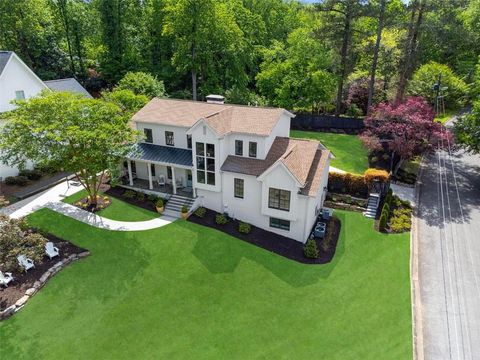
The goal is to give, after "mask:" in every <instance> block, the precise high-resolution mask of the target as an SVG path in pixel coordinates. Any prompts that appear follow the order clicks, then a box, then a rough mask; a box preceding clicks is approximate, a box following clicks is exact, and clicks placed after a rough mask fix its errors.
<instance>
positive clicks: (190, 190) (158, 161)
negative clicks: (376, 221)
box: [125, 98, 331, 242]
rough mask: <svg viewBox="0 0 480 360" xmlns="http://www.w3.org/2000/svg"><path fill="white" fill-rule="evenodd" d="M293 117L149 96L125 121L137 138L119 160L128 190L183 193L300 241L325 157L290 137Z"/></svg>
mask: <svg viewBox="0 0 480 360" xmlns="http://www.w3.org/2000/svg"><path fill="white" fill-rule="evenodd" d="M293 116H294V115H293V114H291V113H290V112H288V111H286V110H284V109H277V108H262V107H250V106H238V105H229V104H223V103H222V102H221V101H218V99H216V100H215V101H213V102H212V101H208V102H196V101H186V100H173V99H159V98H155V99H153V100H151V101H150V102H149V103H148V104H147V105H146V106H145V107H144V108H142V109H141V110H140V111H139V112H138V113H136V114H135V115H134V116H133V119H132V121H133V126H134V127H135V128H136V129H137V130H138V131H139V132H141V133H142V134H144V137H143V140H142V141H141V142H140V143H139V144H137V146H136V150H134V151H132V153H131V155H130V156H129V157H128V159H127V161H126V163H125V174H126V175H125V176H126V179H127V186H128V187H132V188H137V189H138V188H143V190H144V191H146V192H152V191H153V192H160V193H164V194H168V193H170V194H174V196H177V197H178V196H179V195H182V196H185V197H186V196H189V197H191V198H194V199H196V200H195V202H196V204H197V205H199V206H205V207H206V208H209V209H212V210H215V211H217V212H220V213H228V214H229V215H230V216H231V217H234V218H236V219H239V220H242V221H245V222H248V223H250V224H252V225H255V226H257V227H260V228H263V229H265V230H268V231H272V232H275V233H278V234H281V235H284V236H286V237H289V238H292V239H295V240H297V241H300V242H305V241H306V240H307V238H308V236H309V234H310V231H311V228H312V226H313V224H314V222H315V219H316V217H317V215H318V213H319V211H320V209H321V208H322V206H323V201H324V199H325V195H326V191H327V182H328V171H329V164H330V157H331V155H330V152H329V151H328V150H327V149H326V148H325V147H323V145H322V144H320V143H319V142H318V141H311V140H299V139H291V138H289V133H290V119H291V118H292V117H293ZM167 208H168V207H167Z"/></svg>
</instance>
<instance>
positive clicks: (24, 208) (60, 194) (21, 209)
mask: <svg viewBox="0 0 480 360" xmlns="http://www.w3.org/2000/svg"><path fill="white" fill-rule="evenodd" d="M74 183H75V182H72V181H69V182H67V181H65V182H63V183H61V184H59V185H57V186H55V187H53V188H51V189H49V190H47V191H45V192H43V193H41V194H39V195H36V196H33V197H31V198H27V199H25V200H22V201H19V202H17V203H15V204H12V205H10V206H7V207H5V208H3V209H0V213H3V214H6V215H9V216H10V217H12V218H21V217H24V216H27V215H29V214H31V213H33V212H35V211H37V210H39V209H42V208H48V209H51V210H53V211H56V212H58V213H60V214H63V215H65V216H68V217H71V218H73V219H75V220H78V221H81V222H83V223H86V224H89V225H91V226H94V227H97V228H101V229H107V230H116V231H143V230H150V229H156V228H159V227H162V226H165V225H168V224H170V223H172V222H173V221H175V220H177V218H175V217H172V216H167V215H164V216H162V217H161V218H156V219H152V220H148V221H132V222H127V221H116V220H110V219H106V218H104V217H102V216H99V215H96V214H92V213H90V212H88V211H85V210H82V209H79V208H77V207H75V206H72V205H69V204H66V203H64V202H62V200H63V199H64V198H65V197H67V196H70V195H72V194H75V193H77V192H79V191H81V190H83V187H82V186H74V185H73V184H74Z"/></svg>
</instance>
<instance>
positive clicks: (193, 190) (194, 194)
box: [192, 186, 197, 198]
mask: <svg viewBox="0 0 480 360" xmlns="http://www.w3.org/2000/svg"><path fill="white" fill-rule="evenodd" d="M192 195H193V197H194V198H196V197H197V189H195V186H192Z"/></svg>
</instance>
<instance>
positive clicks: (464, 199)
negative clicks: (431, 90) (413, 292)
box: [418, 151, 480, 360]
mask: <svg viewBox="0 0 480 360" xmlns="http://www.w3.org/2000/svg"><path fill="white" fill-rule="evenodd" d="M419 191H420V193H419V208H418V217H419V219H418V239H419V243H418V253H419V258H418V260H419V264H418V270H419V273H418V277H419V284H420V298H421V307H420V309H421V314H422V315H421V318H422V320H423V321H422V324H423V350H424V352H423V354H424V358H425V359H428V360H430V359H432V360H441V359H480V157H479V156H472V155H469V154H466V153H464V152H462V151H457V152H448V151H442V152H438V153H436V154H434V155H431V156H430V157H429V158H427V159H426V161H425V164H424V172H423V176H422V184H421V185H420V186H419ZM419 350H420V349H419Z"/></svg>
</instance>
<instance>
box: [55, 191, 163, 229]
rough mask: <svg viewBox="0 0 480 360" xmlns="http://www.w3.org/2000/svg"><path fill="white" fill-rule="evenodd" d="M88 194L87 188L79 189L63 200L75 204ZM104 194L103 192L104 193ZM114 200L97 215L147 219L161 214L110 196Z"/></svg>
mask: <svg viewBox="0 0 480 360" xmlns="http://www.w3.org/2000/svg"><path fill="white" fill-rule="evenodd" d="M86 196H87V192H86V190H82V191H79V192H78V193H75V194H73V195H70V196H69V197H67V198H65V199H64V200H63V201H64V202H66V203H67V204H74V203H75V202H77V201H78V200H80V199H83V198H85V197H86ZM102 196H103V194H102ZM109 198H110V200H111V201H112V203H111V205H110V206H108V207H107V208H105V209H103V210H101V211H99V212H97V215H100V216H103V217H105V218H107V219H111V220H118V221H147V220H151V219H155V218H157V217H158V216H159V215H158V214H157V213H154V212H153V211H148V210H146V209H143V208H141V207H138V206H134V205H131V204H128V203H126V202H125V201H122V200H120V199H117V198H114V197H111V196H109Z"/></svg>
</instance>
